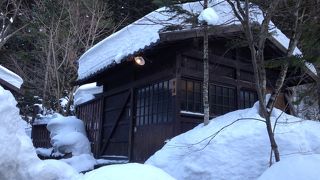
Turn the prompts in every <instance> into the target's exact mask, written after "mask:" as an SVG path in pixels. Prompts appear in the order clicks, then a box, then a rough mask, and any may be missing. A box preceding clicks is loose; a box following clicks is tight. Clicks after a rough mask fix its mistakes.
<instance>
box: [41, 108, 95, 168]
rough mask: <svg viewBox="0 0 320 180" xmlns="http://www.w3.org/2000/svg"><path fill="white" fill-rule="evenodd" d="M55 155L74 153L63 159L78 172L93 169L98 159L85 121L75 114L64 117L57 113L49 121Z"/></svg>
mask: <svg viewBox="0 0 320 180" xmlns="http://www.w3.org/2000/svg"><path fill="white" fill-rule="evenodd" d="M47 129H48V130H49V131H50V138H51V144H52V146H53V148H54V153H53V155H61V154H69V153H71V154H72V157H71V158H69V159H63V161H64V162H66V163H68V164H70V165H71V166H72V167H74V168H75V169H76V170H77V171H78V172H81V171H86V170H90V169H93V167H94V165H95V164H96V160H95V159H94V158H93V156H92V153H91V147H90V142H89V140H88V138H87V136H86V131H85V127H84V124H83V122H82V121H81V120H80V119H78V118H76V117H75V116H68V117H64V116H61V115H59V114H55V115H54V117H53V118H52V119H51V120H50V121H49V122H48V125H47Z"/></svg>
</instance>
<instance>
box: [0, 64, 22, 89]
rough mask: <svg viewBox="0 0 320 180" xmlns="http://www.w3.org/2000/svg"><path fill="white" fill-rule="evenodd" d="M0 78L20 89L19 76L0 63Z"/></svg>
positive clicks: (20, 80)
mask: <svg viewBox="0 0 320 180" xmlns="http://www.w3.org/2000/svg"><path fill="white" fill-rule="evenodd" d="M0 79H2V80H4V81H6V82H8V83H9V84H11V85H13V86H15V87H16V88H18V89H20V87H21V85H22V83H23V80H22V78H21V77H20V76H18V75H17V74H15V73H14V72H12V71H10V70H9V69H7V68H5V67H3V66H1V65H0Z"/></svg>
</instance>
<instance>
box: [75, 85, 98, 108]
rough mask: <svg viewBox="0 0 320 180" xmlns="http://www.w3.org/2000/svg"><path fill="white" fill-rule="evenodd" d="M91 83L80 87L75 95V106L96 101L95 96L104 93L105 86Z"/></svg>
mask: <svg viewBox="0 0 320 180" xmlns="http://www.w3.org/2000/svg"><path fill="white" fill-rule="evenodd" d="M96 84H97V83H90V84H85V85H82V86H80V87H79V88H78V89H77V90H76V92H75V93H74V105H79V104H82V103H85V102H88V101H90V100H92V99H94V95H95V94H99V93H102V92H103V86H97V85H96Z"/></svg>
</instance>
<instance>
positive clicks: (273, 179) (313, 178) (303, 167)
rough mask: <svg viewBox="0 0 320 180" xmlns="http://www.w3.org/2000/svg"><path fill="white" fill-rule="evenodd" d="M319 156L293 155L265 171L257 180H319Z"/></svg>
mask: <svg viewBox="0 0 320 180" xmlns="http://www.w3.org/2000/svg"><path fill="white" fill-rule="evenodd" d="M319 162H320V155H319V154H312V155H293V156H292V157H289V158H287V159H284V160H282V161H280V162H278V163H276V164H275V165H273V166H271V167H270V168H269V169H268V170H267V171H265V172H264V173H263V174H262V175H261V176H260V177H259V179H258V180H284V179H288V180H303V179H306V180H319V179H320V171H319Z"/></svg>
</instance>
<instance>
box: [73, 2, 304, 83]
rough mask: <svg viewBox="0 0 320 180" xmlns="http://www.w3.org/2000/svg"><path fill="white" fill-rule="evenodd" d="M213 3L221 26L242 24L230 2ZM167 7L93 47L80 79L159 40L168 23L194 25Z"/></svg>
mask: <svg viewBox="0 0 320 180" xmlns="http://www.w3.org/2000/svg"><path fill="white" fill-rule="evenodd" d="M181 7H182V8H183V9H185V10H187V11H189V12H191V13H193V14H195V15H199V14H200V13H201V12H202V11H203V6H202V4H201V3H200V2H192V3H185V4H181ZM210 7H211V8H212V9H211V8H209V10H210V9H211V10H214V11H215V12H216V15H217V16H218V17H219V18H215V19H214V20H215V21H216V22H215V23H214V24H216V25H219V26H228V25H232V24H240V22H239V21H238V20H237V18H236V17H235V15H234V13H233V11H232V9H231V7H230V5H229V4H228V3H227V2H225V1H224V0H216V1H213V2H211V3H210ZM167 10H168V8H165V7H163V8H160V9H157V10H155V11H153V12H151V13H149V14H147V15H146V16H144V17H143V18H141V19H139V20H137V21H135V22H134V23H132V24H130V25H128V26H126V27H125V28H123V29H121V30H120V31H118V32H116V33H114V34H112V35H111V36H109V37H107V38H106V39H104V40H102V41H101V42H99V43H98V44H96V45H95V46H93V47H92V48H91V49H89V50H88V51H87V52H86V53H84V54H83V55H82V56H81V57H80V59H79V69H78V80H82V79H85V78H88V77H89V76H91V75H93V74H95V73H97V72H99V71H102V70H103V69H105V68H107V67H109V66H110V65H112V64H118V63H120V62H121V60H122V59H123V58H125V57H127V56H128V55H133V54H134V53H136V52H137V51H139V50H142V49H144V48H146V47H148V46H151V45H154V44H155V43H157V42H159V40H160V37H159V32H160V31H161V30H162V29H163V28H164V27H166V26H168V25H181V24H183V25H184V28H186V29H187V28H190V27H191V26H190V24H184V19H185V18H184V17H185V15H176V13H173V12H172V11H167ZM251 10H252V13H253V14H252V22H258V23H261V22H262V20H263V15H262V12H261V10H260V9H259V8H258V7H254V6H253V7H251ZM205 14H208V13H205ZM209 15H212V13H209ZM270 29H271V30H272V31H274V32H275V33H274V38H275V39H276V40H277V41H279V42H280V44H281V45H283V46H284V47H285V48H287V47H288V45H289V39H288V38H287V37H286V36H285V35H284V34H283V33H282V32H281V31H280V30H279V29H277V28H276V27H275V26H274V24H273V23H270ZM295 54H301V52H300V51H299V50H298V49H296V50H295Z"/></svg>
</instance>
